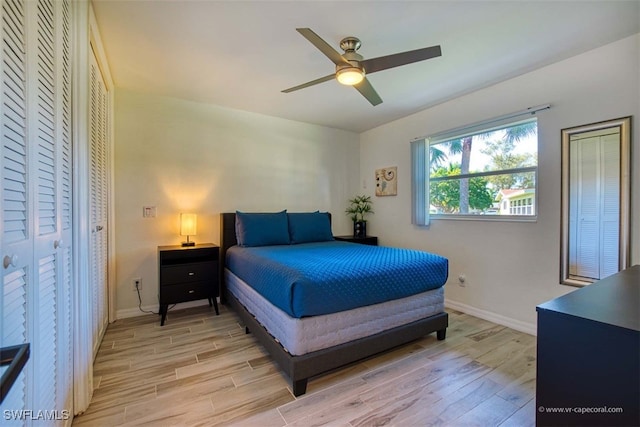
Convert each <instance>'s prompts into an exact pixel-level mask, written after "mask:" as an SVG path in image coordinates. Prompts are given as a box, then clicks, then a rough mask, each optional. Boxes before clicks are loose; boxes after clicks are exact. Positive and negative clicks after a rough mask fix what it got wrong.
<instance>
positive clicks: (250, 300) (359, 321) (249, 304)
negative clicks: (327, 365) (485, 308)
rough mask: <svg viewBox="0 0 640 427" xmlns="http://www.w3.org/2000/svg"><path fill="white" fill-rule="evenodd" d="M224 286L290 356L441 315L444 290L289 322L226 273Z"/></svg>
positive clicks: (282, 313) (294, 319)
mask: <svg viewBox="0 0 640 427" xmlns="http://www.w3.org/2000/svg"><path fill="white" fill-rule="evenodd" d="M225 282H226V285H227V289H228V291H229V292H230V293H231V294H232V295H233V296H234V297H235V298H236V299H237V300H238V301H241V302H242V304H243V305H244V306H245V307H246V309H247V311H248V312H249V313H250V314H251V315H252V316H254V317H255V318H256V319H257V320H258V322H259V323H260V324H262V325H263V326H264V328H265V329H266V330H267V331H268V332H269V334H271V336H272V337H273V338H274V339H275V340H276V341H277V342H278V343H279V344H280V345H281V346H282V347H283V348H284V349H285V350H286V351H287V352H288V353H290V354H291V355H294V356H299V355H304V354H307V353H312V352H315V351H318V350H322V349H325V348H330V347H334V346H337V345H340V344H344V343H347V342H350V341H354V340H357V339H361V338H364V337H367V336H370V335H375V334H377V333H380V332H384V331H386V330H390V329H393V328H395V327H399V326H402V325H406V324H410V323H412V322H415V321H417V320H420V319H424V318H428V317H430V316H433V315H435V314H439V313H443V312H444V288H442V287H440V288H437V289H433V290H430V291H427V292H422V293H419V294H416V295H413V296H411V297H406V298H401V299H398V300H393V301H387V302H384V303H379V304H374V305H370V306H366V307H360V308H357V309H353V310H348V311H344V312H339V313H332V314H326V315H321V316H313V317H303V318H293V317H290V316H289V315H288V314H287V313H285V312H284V311H282V310H280V309H279V308H277V307H276V306H274V305H273V304H271V303H270V302H269V301H267V300H266V299H264V298H262V296H260V294H258V293H257V292H256V291H255V290H254V289H253V288H251V287H250V286H249V285H247V284H246V283H245V282H243V281H242V280H241V279H239V278H238V277H237V276H236V275H234V274H233V273H231V272H230V271H229V270H225ZM445 327H446V326H445ZM426 333H428V332H425V334H426Z"/></svg>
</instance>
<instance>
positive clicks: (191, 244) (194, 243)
mask: <svg viewBox="0 0 640 427" xmlns="http://www.w3.org/2000/svg"><path fill="white" fill-rule="evenodd" d="M195 245H196V242H182V246H195Z"/></svg>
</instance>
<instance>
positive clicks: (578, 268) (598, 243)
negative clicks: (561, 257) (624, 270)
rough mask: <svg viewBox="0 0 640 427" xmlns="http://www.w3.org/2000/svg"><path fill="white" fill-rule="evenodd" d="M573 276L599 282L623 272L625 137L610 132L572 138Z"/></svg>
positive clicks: (596, 132) (571, 260)
mask: <svg viewBox="0 0 640 427" xmlns="http://www.w3.org/2000/svg"><path fill="white" fill-rule="evenodd" d="M574 140H575V141H577V140H579V141H580V142H579V143H576V144H571V152H570V159H571V165H570V170H571V175H570V179H571V186H572V188H576V189H577V191H576V192H575V195H573V198H572V200H570V209H571V212H570V220H569V222H570V235H571V233H573V235H574V236H575V237H574V240H573V241H572V245H571V250H572V252H571V253H570V254H569V258H570V273H571V274H575V275H578V276H582V277H588V278H591V279H594V280H598V279H603V278H605V277H607V276H610V275H611V274H613V273H616V272H617V271H618V267H619V258H620V257H619V248H618V234H619V229H620V174H619V164H620V144H619V141H620V134H619V133H617V132H614V131H613V129H605V130H599V131H594V132H588V133H584V134H579V135H576V136H572V141H574Z"/></svg>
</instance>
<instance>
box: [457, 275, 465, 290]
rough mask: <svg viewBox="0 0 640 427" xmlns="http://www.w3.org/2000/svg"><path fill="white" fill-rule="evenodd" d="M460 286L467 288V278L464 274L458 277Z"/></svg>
mask: <svg viewBox="0 0 640 427" xmlns="http://www.w3.org/2000/svg"><path fill="white" fill-rule="evenodd" d="M458 285H460V286H462V287H463V288H464V287H465V286H467V276H465V275H464V273H461V274H460V275H459V276H458Z"/></svg>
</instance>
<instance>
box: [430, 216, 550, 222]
mask: <svg viewBox="0 0 640 427" xmlns="http://www.w3.org/2000/svg"><path fill="white" fill-rule="evenodd" d="M429 219H430V220H431V221H433V220H440V219H444V220H454V221H488V222H496V221H497V222H538V216H537V215H527V216H525V215H446V214H431V215H429Z"/></svg>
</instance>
